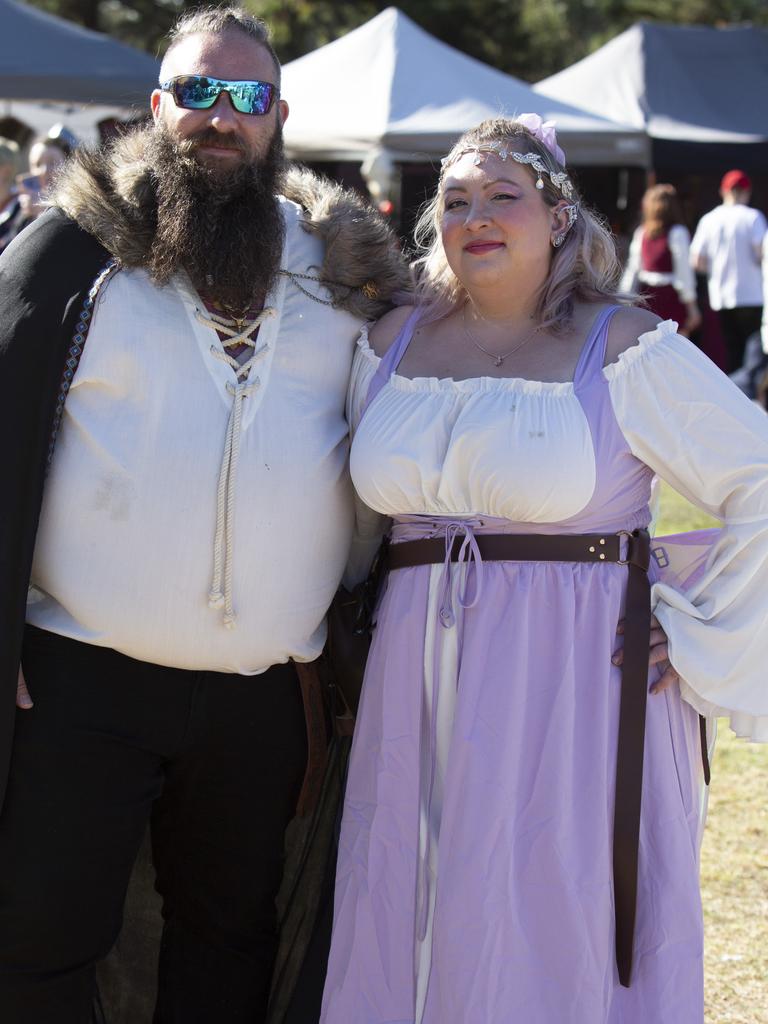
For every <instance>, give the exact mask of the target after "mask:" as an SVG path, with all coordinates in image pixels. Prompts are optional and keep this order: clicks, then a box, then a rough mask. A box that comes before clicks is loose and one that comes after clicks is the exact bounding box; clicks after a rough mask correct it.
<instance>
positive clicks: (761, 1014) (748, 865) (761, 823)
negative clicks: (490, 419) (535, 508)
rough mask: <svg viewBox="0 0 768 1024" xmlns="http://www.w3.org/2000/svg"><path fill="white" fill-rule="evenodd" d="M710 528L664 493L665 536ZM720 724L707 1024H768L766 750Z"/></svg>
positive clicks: (711, 826) (704, 885)
mask: <svg viewBox="0 0 768 1024" xmlns="http://www.w3.org/2000/svg"><path fill="white" fill-rule="evenodd" d="M711 525H712V520H710V519H708V518H707V516H705V515H704V514H703V513H701V512H699V511H698V510H697V509H695V508H693V507H692V506H691V505H689V504H688V503H687V502H686V501H684V500H683V499H682V498H681V497H679V495H677V494H675V493H674V492H673V491H671V490H670V489H669V488H667V487H662V492H661V517H660V520H659V525H658V529H657V532H658V533H659V534H664V533H679V532H681V531H684V530H696V529H703V528H705V527H707V526H711ZM718 724H719V732H718V739H717V747H716V750H715V756H714V760H713V763H712V785H711V792H710V798H709V814H708V816H707V827H706V830H705V832H704V843H703V847H702V856H701V893H702V899H703V902H704V924H705V947H704V984H705V1000H706V1018H705V1019H706V1024H768V745H765V746H759V745H755V744H751V743H745V742H744V741H743V740H738V739H736V738H735V737H734V735H733V733H732V732H731V731H730V729H729V728H728V725H727V721H726V720H725V719H723V720H722V721H720V722H719V723H718ZM649 1024H652V1022H649Z"/></svg>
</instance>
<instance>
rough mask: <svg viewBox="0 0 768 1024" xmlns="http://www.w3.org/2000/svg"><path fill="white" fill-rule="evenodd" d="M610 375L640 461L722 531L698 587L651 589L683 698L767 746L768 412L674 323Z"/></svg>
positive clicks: (644, 339) (619, 414)
mask: <svg viewBox="0 0 768 1024" xmlns="http://www.w3.org/2000/svg"><path fill="white" fill-rule="evenodd" d="M603 372H604V374H605V377H606V379H607V380H608V385H609V389H610V395H611V401H612V404H613V408H614V411H615V414H616V418H617V421H618V423H619V426H620V428H621V430H622V431H623V433H624V436H625V437H626V439H627V442H628V444H629V446H630V448H631V450H632V452H633V454H634V455H635V456H636V457H637V458H639V459H641V460H642V461H643V462H645V463H646V464H647V465H648V466H650V467H651V468H652V469H653V470H654V471H655V472H656V473H658V475H659V476H660V477H661V478H662V479H664V480H666V481H667V482H668V483H669V484H671V486H672V487H674V489H675V490H676V491H678V492H679V493H680V494H682V495H684V496H685V497H686V498H688V500H689V501H691V502H693V503H694V504H695V505H697V506H699V508H702V509H704V510H705V511H706V512H708V513H709V514H710V515H712V516H714V517H716V518H717V519H719V520H721V521H722V524H723V526H722V530H720V531H718V532H717V533H716V534H714V535H713V542H712V544H711V547H710V549H709V553H708V556H707V558H706V561H705V564H704V567H703V571H702V572H699V573H697V574H696V577H695V582H693V583H692V584H691V585H690V586H689V587H688V588H687V589H682V590H679V589H676V588H675V587H674V586H672V585H670V584H669V583H665V582H658V583H656V584H654V586H653V590H652V597H653V603H654V611H655V613H656V616H657V617H658V619H659V621H660V622H661V624H662V626H663V627H664V630H665V632H666V633H667V636H668V637H669V657H670V661H671V663H672V664H673V666H674V667H675V669H676V671H677V672H678V673H679V675H680V686H681V693H682V696H683V698H684V699H685V700H687V701H688V702H689V703H690V704H692V705H693V707H694V708H696V710H697V711H699V713H701V714H703V715H725V716H729V717H730V719H731V727H732V728H733V729H734V730H735V731H736V732H737V733H738V734H739V735H741V736H746V737H747V738H749V739H753V740H757V741H761V742H768V416H766V414H765V412H764V411H763V410H762V409H760V408H759V407H758V406H757V405H755V404H754V403H753V402H751V401H750V400H749V399H747V398H746V397H745V396H744V395H743V394H742V393H741V392H740V391H739V390H738V388H736V387H735V386H734V385H733V384H732V383H731V381H730V380H728V378H727V377H726V376H725V375H724V374H723V373H721V371H720V370H718V369H717V367H716V366H714V364H713V363H712V362H710V360H709V359H708V358H707V357H706V356H704V355H703V354H702V353H701V352H700V351H699V350H698V349H697V348H696V347H695V346H694V345H692V344H691V342H689V341H688V340H687V339H685V338H681V337H680V336H679V335H677V334H675V324H674V323H673V322H672V321H666V322H665V323H662V324H660V325H659V326H658V327H657V328H656V329H655V330H653V331H651V332H649V333H647V334H644V335H642V336H641V337H640V339H639V343H638V344H637V345H636V346H633V347H632V348H630V349H628V350H627V351H626V352H624V353H623V354H622V356H620V358H619V360H618V361H617V362H616V363H614V364H612V365H610V366H607V367H606V368H605V370H604V371H603Z"/></svg>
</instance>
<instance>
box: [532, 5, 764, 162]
mask: <svg viewBox="0 0 768 1024" xmlns="http://www.w3.org/2000/svg"><path fill="white" fill-rule="evenodd" d="M534 89H535V90H536V92H541V93H543V94H544V95H546V96H552V97H553V98H555V99H560V100H563V101H564V102H566V103H575V104H577V105H578V106H580V107H583V108H584V109H585V110H591V111H593V112H595V113H598V114H600V115H601V116H602V117H610V118H612V119H613V120H614V121H621V122H622V123H623V124H631V125H633V126H634V127H635V128H642V129H644V130H645V131H647V132H648V135H649V136H650V137H651V138H652V139H668V140H670V141H673V142H698V143H715V144H721V145H722V144H732V143H739V144H747V145H748V144H749V143H752V142H764V141H765V140H766V139H768V108H766V104H765V100H764V97H765V95H766V93H768V29H765V28H760V27H758V26H757V25H744V26H743V27H740V26H737V25H729V26H728V27H727V28H725V29H723V28H714V27H710V26H708V25H664V24H661V23H660V22H656V21H640V22H638V23H637V24H636V25H633V26H632V27H631V28H628V29H627V30H626V31H625V32H622V33H620V34H619V35H617V36H614V38H613V39H611V40H610V41H609V42H607V43H606V44H605V45H604V46H601V47H600V49H599V50H595V51H594V52H593V53H591V54H590V55H589V56H588V57H584V58H583V59H582V60H579V61H576V63H575V64H571V66H570V67H567V68H565V69H564V70H563V71H558V72H557V74H555V75H551V76H550V77H549V78H545V79H543V80H542V81H541V82H538V83H537V84H536V85H535V86H534ZM734 163H735V165H736V166H737V167H738V166H740V160H738V159H735V160H734ZM723 170H725V168H723Z"/></svg>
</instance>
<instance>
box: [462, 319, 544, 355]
mask: <svg viewBox="0 0 768 1024" xmlns="http://www.w3.org/2000/svg"><path fill="white" fill-rule="evenodd" d="M461 323H462V327H463V328H464V333H465V334H466V336H467V337H468V338H469V340H470V341H471V342H472V344H473V345H474V346H475V348H478V349H480V351H481V352H484V353H485V355H487V356H489V357H490V358H491V359H492V360H493V362H494V364H495V365H496V366H501V365H502V363H503V362H504V360H505V359H508V358H509V357H510V356H511V355H514V354H515V352H517V351H519V350H520V349H521V348H522V347H523V345H525V344H527V342H529V341H530V340H531V338H532V337H533V336H534V334H535V333H536V332H537V331H538V329H539V325H538V324H537V325H536V327H534V328H533V330H532V331H529V332H528V334H526V336H525V337H524V338H523V340H522V341H519V342H518V343H517V344H516V345H515V347H514V348H511V349H510V350H509V351H508V352H502V354H501V355H498V354H497V353H496V352H489V351H488V349H487V348H485V347H484V346H483V345H481V344H480V342H479V341H478V340H477V338H476V337H475V336H474V334H473V333H472V331H470V329H469V325H468V324H467V305H466V304H465V305H464V307H463V308H462V311H461Z"/></svg>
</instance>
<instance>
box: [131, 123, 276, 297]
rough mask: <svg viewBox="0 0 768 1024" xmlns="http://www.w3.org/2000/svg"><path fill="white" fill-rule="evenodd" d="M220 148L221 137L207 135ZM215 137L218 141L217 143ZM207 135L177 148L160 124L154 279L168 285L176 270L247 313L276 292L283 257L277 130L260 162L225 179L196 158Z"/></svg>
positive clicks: (152, 152) (151, 259) (152, 150)
mask: <svg viewBox="0 0 768 1024" xmlns="http://www.w3.org/2000/svg"><path fill="white" fill-rule="evenodd" d="M207 136H208V139H210V140H211V141H216V140H217V139H221V136H218V135H216V133H215V132H214V133H210V132H209V133H207ZM214 136H215V138H214ZM204 141H207V140H206V138H205V136H204V135H201V136H200V137H198V138H196V139H194V140H191V141H185V142H182V143H179V142H177V141H176V140H175V139H174V138H173V137H172V136H171V135H170V134H169V133H168V131H167V130H166V129H165V127H164V126H163V125H162V124H158V125H156V126H155V129H154V131H153V132H152V136H151V141H150V144H149V148H148V152H147V157H148V160H149V163H150V166H151V168H152V171H153V175H154V178H155V182H156V195H157V230H156V233H155V237H154V241H153V243H152V247H151V249H150V251H149V254H148V260H147V269H148V271H149V273H150V274H151V276H152V278H153V280H155V281H157V282H158V284H165V283H166V282H167V281H168V280H169V279H170V278H171V277H172V276H173V274H175V273H176V272H177V271H178V270H179V269H181V268H183V269H184V270H186V272H187V273H188V274H189V277H190V279H191V280H192V283H193V285H194V286H195V288H197V290H198V291H200V292H203V293H204V294H205V295H206V296H210V297H211V298H213V299H216V300H217V301H218V302H220V303H222V304H224V305H225V306H227V307H229V308H231V309H233V310H241V309H246V308H247V307H248V306H250V305H251V304H252V303H253V301H254V299H256V298H261V297H263V296H264V295H265V294H266V293H267V292H268V291H269V288H270V286H271V285H272V283H273V281H274V279H275V276H276V275H277V272H278V270H279V269H280V258H281V255H282V250H283V234H284V227H283V218H282V215H281V213H280V208H279V204H278V202H277V200H276V198H275V195H276V193H277V191H279V185H280V178H281V174H282V170H283V141H282V135H281V132H280V129H279V127H278V129H277V130H276V131H275V135H274V137H273V138H272V141H271V143H270V145H269V149H268V151H267V153H266V154H265V156H264V157H263V158H262V159H260V160H259V161H258V162H253V163H248V162H246V161H243V162H242V163H240V164H238V166H237V167H235V168H232V169H231V170H226V171H225V172H222V171H216V170H214V169H212V168H210V167H208V166H206V165H204V164H202V163H199V162H198V161H197V160H196V159H195V158H194V156H193V155H192V153H193V151H194V146H195V144H200V143H201V142H204Z"/></svg>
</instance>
